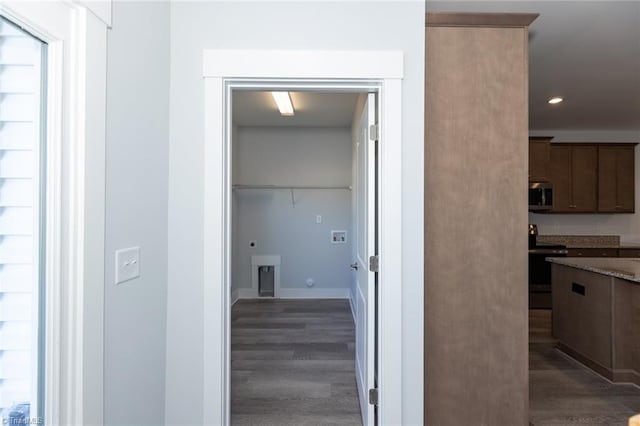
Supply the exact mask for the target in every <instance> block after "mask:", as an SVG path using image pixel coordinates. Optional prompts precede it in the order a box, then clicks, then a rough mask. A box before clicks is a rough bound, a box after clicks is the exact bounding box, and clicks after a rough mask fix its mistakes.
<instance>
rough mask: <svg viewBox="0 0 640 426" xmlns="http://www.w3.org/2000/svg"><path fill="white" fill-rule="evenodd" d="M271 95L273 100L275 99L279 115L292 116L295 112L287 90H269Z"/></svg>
mask: <svg viewBox="0 0 640 426" xmlns="http://www.w3.org/2000/svg"><path fill="white" fill-rule="evenodd" d="M271 96H273V100H274V101H276V105H278V109H279V110H280V114H281V115H285V116H292V115H294V114H295V111H294V110H293V104H292V103H291V96H290V95H289V92H271Z"/></svg>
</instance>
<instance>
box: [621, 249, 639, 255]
mask: <svg viewBox="0 0 640 426" xmlns="http://www.w3.org/2000/svg"><path fill="white" fill-rule="evenodd" d="M618 257H640V249H618Z"/></svg>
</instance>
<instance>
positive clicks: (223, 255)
mask: <svg viewBox="0 0 640 426" xmlns="http://www.w3.org/2000/svg"><path fill="white" fill-rule="evenodd" d="M403 72H404V70H403V54H402V52H398V51H313V50H290V51H289V50H274V51H271V50H209V49H205V50H204V52H203V76H204V99H205V109H204V110H205V117H204V121H205V134H204V170H205V173H204V193H203V199H204V229H203V235H204V262H203V264H204V271H203V273H204V297H203V303H204V324H203V327H204V353H203V355H204V374H203V398H204V401H205V404H204V412H203V424H205V425H228V424H229V419H230V412H229V411H230V409H229V407H230V377H229V370H230V332H229V330H230V323H229V312H230V291H231V282H230V272H229V271H230V259H231V241H230V208H231V201H230V182H231V181H230V178H231V177H230V174H229V173H230V161H231V158H230V155H229V152H230V146H231V145H230V144H231V123H230V115H231V114H230V99H229V98H230V90H231V88H232V87H233V85H234V84H236V85H237V83H238V81H241V80H244V81H250V82H252V84H254V85H255V87H256V90H259V89H260V88H264V87H269V86H271V87H273V85H274V84H276V85H277V84H278V83H279V84H281V85H282V86H283V87H291V86H295V85H296V84H297V85H302V83H304V84H306V85H315V87H316V88H317V89H321V90H325V89H326V90H331V89H335V88H343V89H344V88H345V86H347V87H348V86H349V85H353V86H362V85H367V84H369V85H372V84H373V85H376V86H377V87H378V93H379V96H380V104H379V107H380V115H381V119H382V122H381V127H380V131H381V144H380V156H379V157H380V159H379V161H380V163H379V164H380V169H379V185H380V186H379V217H380V220H379V227H380V228H379V255H380V273H379V286H380V287H379V288H380V293H379V301H380V304H379V320H378V321H379V322H378V333H379V334H378V335H379V346H378V353H379V375H378V377H379V383H380V394H379V395H380V405H379V419H378V424H381V425H391V424H402V379H401V377H402V321H401V317H402V282H403V281H402V263H401V260H402V255H401V253H402V237H401V232H400V229H401V224H402V204H401V203H402V197H401V193H402V191H401V187H402V177H401V175H402V174H401V170H402V169H401V167H402V161H401V153H402V125H401V124H402V121H401V118H402V78H403ZM274 82H275V83H274Z"/></svg>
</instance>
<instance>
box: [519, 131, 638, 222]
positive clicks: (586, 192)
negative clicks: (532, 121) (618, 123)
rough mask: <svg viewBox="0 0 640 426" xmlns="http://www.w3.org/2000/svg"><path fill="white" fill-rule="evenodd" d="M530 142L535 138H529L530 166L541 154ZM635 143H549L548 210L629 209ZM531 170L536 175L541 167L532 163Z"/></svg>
mask: <svg viewBox="0 0 640 426" xmlns="http://www.w3.org/2000/svg"><path fill="white" fill-rule="evenodd" d="M531 143H535V144H537V143H539V141H534V140H531V141H530V146H529V163H530V167H531V165H532V164H533V161H532V160H535V162H537V161H538V159H539V158H541V157H542V155H540V152H542V149H541V148H540V147H536V146H534V147H532V146H531ZM635 145H636V144H632V143H627V144H605V143H583V144H581V143H551V144H550V149H549V162H548V163H547V165H546V170H547V175H548V179H547V180H549V181H550V182H551V183H552V184H553V209H552V211H551V212H550V213H633V212H634V211H635V197H634V194H635V158H634V157H635ZM536 151H538V152H536ZM540 161H541V160H540ZM534 170H535V174H536V175H539V174H541V172H539V171H540V170H544V167H541V166H539V165H535V166H534ZM530 180H533V179H530Z"/></svg>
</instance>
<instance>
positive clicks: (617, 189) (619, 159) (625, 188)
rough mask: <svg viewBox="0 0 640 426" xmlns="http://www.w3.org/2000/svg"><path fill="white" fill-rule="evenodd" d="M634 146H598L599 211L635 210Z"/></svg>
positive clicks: (624, 211) (625, 211)
mask: <svg viewBox="0 0 640 426" xmlns="http://www.w3.org/2000/svg"><path fill="white" fill-rule="evenodd" d="M634 170H635V159H634V147H633V146H629V145H610V146H608V145H600V146H598V211H599V212H602V213H605V212H607V213H633V212H634V211H635V194H634V192H635V185H634V184H635V182H634V174H635V172H634Z"/></svg>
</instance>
